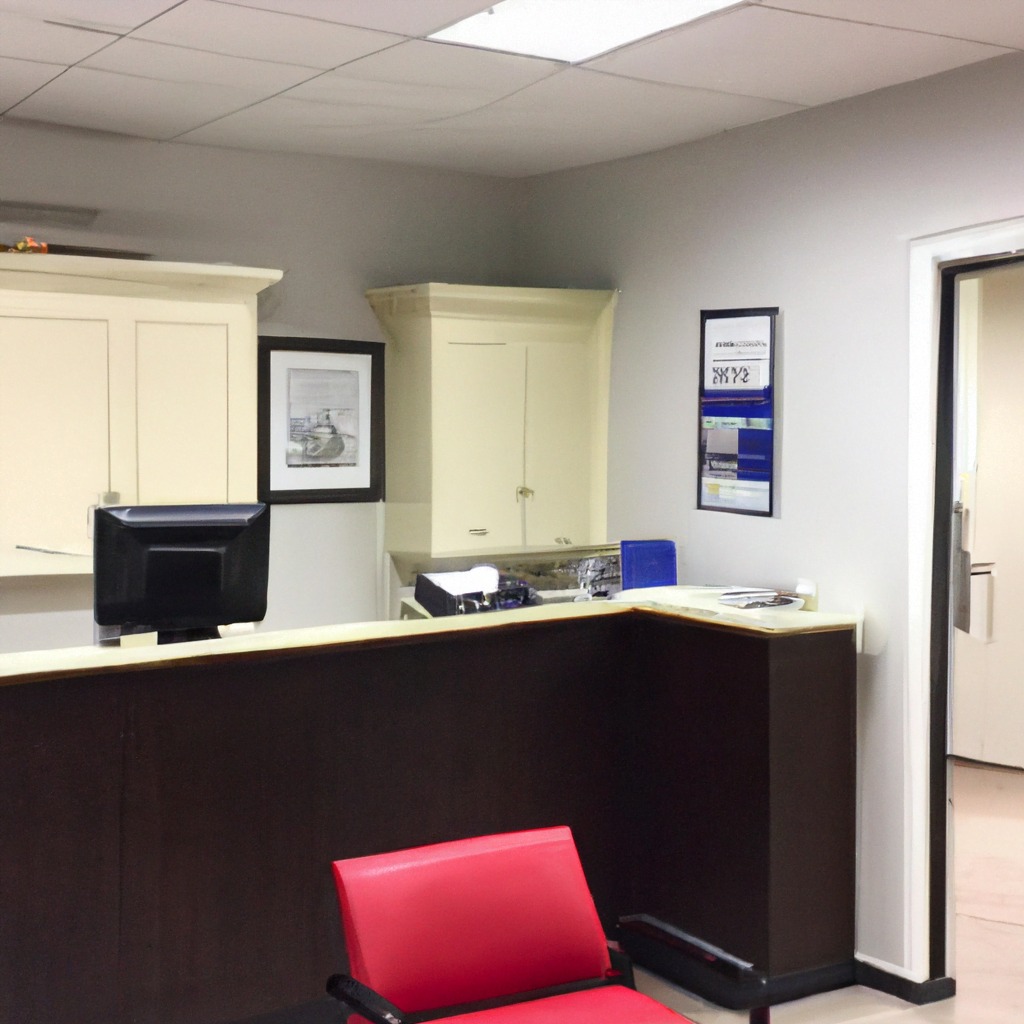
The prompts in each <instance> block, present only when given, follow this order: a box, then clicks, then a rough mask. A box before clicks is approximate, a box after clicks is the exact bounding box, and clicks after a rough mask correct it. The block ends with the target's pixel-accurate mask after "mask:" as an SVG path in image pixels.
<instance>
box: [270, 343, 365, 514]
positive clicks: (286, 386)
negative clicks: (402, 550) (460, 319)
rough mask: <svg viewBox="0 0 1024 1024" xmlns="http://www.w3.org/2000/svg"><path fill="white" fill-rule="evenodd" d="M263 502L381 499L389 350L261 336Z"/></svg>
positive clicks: (353, 344) (354, 344) (349, 344)
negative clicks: (385, 365)
mask: <svg viewBox="0 0 1024 1024" xmlns="http://www.w3.org/2000/svg"><path fill="white" fill-rule="evenodd" d="M258 415H259V469H258V480H257V484H258V487H257V489H258V492H259V500H260V501H265V502H268V503H283V502H331V501H382V500H383V498H384V346H383V344H381V343H380V342H369V341H332V340H327V339H320V338H266V337H261V338H260V339H259V414H258Z"/></svg>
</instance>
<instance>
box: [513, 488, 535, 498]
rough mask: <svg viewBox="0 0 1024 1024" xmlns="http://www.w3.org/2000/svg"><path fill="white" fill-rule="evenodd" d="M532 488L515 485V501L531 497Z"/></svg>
mask: <svg viewBox="0 0 1024 1024" xmlns="http://www.w3.org/2000/svg"><path fill="white" fill-rule="evenodd" d="M532 497H533V488H532V487H517V488H516V501H518V500H519V499H520V498H532Z"/></svg>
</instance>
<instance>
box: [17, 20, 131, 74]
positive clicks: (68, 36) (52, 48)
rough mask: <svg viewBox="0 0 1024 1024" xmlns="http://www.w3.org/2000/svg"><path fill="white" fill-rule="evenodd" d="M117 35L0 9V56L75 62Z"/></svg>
mask: <svg viewBox="0 0 1024 1024" xmlns="http://www.w3.org/2000/svg"><path fill="white" fill-rule="evenodd" d="M115 39H117V36H116V35H114V34H112V33H108V32H94V31H92V30H85V29H80V28H68V27H67V26H65V25H55V24H51V23H50V22H47V21H42V20H40V19H38V18H25V17H23V16H22V15H20V14H10V13H8V12H7V11H3V10H0V57H15V58H17V59H19V60H37V61H41V62H43V63H47V64H63V65H64V66H65V67H66V66H68V65H69V64H76V63H77V62H78V61H80V60H84V59H85V58H86V57H88V56H89V55H90V54H92V53H95V52H96V51H97V50H98V49H100V47H103V46H106V45H107V44H108V43H112V42H113V41H114V40H115Z"/></svg>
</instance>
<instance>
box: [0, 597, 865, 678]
mask: <svg viewBox="0 0 1024 1024" xmlns="http://www.w3.org/2000/svg"><path fill="white" fill-rule="evenodd" d="M719 593H721V591H720V590H716V591H711V590H707V589H706V588H699V587H655V588H649V589H644V590H631V591H625V592H623V593H622V594H620V595H617V598H616V599H615V600H611V601H586V602H580V603H569V604H554V605H547V606H543V605H542V606H539V607H533V608H519V609H515V610H512V611H506V612H495V613H482V614H478V615H458V616H456V615H452V616H447V617H444V618H435V619H414V620H395V621H377V622H352V623H344V624H342V625H337V626H315V627H310V628H308V629H289V630H281V631H278V632H266V633H261V632H259V631H256V632H254V633H245V634H240V635H235V636H227V637H223V638H221V639H218V640H197V641H193V642H190V643H179V644H164V645H162V646H159V647H158V646H149V647H67V648H61V649H58V650H48V651H20V652H17V653H14V654H3V655H0V685H9V684H14V683H22V682H31V681H34V680H37V679H40V678H46V677H58V676H73V675H93V674H95V673H98V672H103V671H108V670H114V671H116V670H119V669H120V670H128V669H134V668H142V667H145V666H152V667H154V668H155V667H157V666H159V665H161V664H167V663H175V662H177V663H180V662H183V661H191V660H196V659H197V660H199V661H204V660H208V659H210V658H220V657H231V656H238V655H246V654H253V653H268V654H273V653H274V652H277V653H280V654H282V655H287V654H288V653H289V652H296V651H300V650H302V649H304V648H314V647H325V646H329V645H333V644H348V643H368V642H374V641H389V640H390V641H394V642H398V643H402V642H415V641H416V639H417V638H421V637H422V638H427V637H430V636H434V635H438V634H445V633H452V632H456V631H459V630H467V629H493V628H496V627H499V628H500V627H502V626H508V625H513V624H516V623H527V622H550V621H553V620H558V619H572V618H586V617H593V616H600V615H621V614H623V613H626V612H630V611H634V610H637V609H639V610H645V611H649V612H650V613H652V614H663V615H671V616H674V617H679V618H683V619H689V620H692V621H697V622H702V623H704V624H706V625H711V626H715V627H720V628H726V629H734V630H741V631H743V632H750V633H755V634H758V635H762V636H763V635H786V634H794V633H812V632H820V631H823V630H833V629H854V628H856V629H858V634H859V621H858V619H857V617H856V616H853V615H841V614H829V613H822V612H805V611H791V610H784V611H779V610H773V609H760V610H744V609H740V608H726V607H724V606H722V605H719V604H717V595H718V594H719Z"/></svg>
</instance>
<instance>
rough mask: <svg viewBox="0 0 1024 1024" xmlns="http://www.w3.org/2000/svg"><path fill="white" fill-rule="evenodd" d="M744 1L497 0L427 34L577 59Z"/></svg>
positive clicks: (492, 47) (535, 54) (490, 47)
mask: <svg viewBox="0 0 1024 1024" xmlns="http://www.w3.org/2000/svg"><path fill="white" fill-rule="evenodd" d="M748 2H749V0H501V2H500V3H496V4H495V5H494V6H493V7H492V8H490V9H489V10H487V11H481V12H480V13H479V14H474V15H473V16H472V17H469V18H465V19H463V20H462V21H460V22H457V23H456V24H454V25H451V26H449V27H448V28H445V29H442V30H441V31H440V32H435V33H434V34H433V35H432V36H430V37H429V38H430V39H437V40H440V41H442V42H446V43H463V44H464V45H466V46H478V47H482V48H483V49H485V50H504V51H505V52H507V53H522V54H525V55H527V56H529V57H546V58H547V59H549V60H562V61H568V62H569V63H570V64H576V63H579V62H580V61H583V60H589V59H590V58H591V57H596V56H598V54H601V53H607V52H608V51H609V50H614V49H617V48H618V47H620V46H625V45H626V43H632V42H634V41H635V40H637V39H643V38H644V37H645V36H650V35H654V34H655V33H657V32H664V31H665V29H668V28H674V27H675V26H677V25H684V24H685V23H686V22H688V21H693V20H694V19H695V18H702V17H704V15H706V14H712V13H713V12H715V11H721V10H725V9H726V8H728V7H742V6H745V4H746V3H748Z"/></svg>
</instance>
